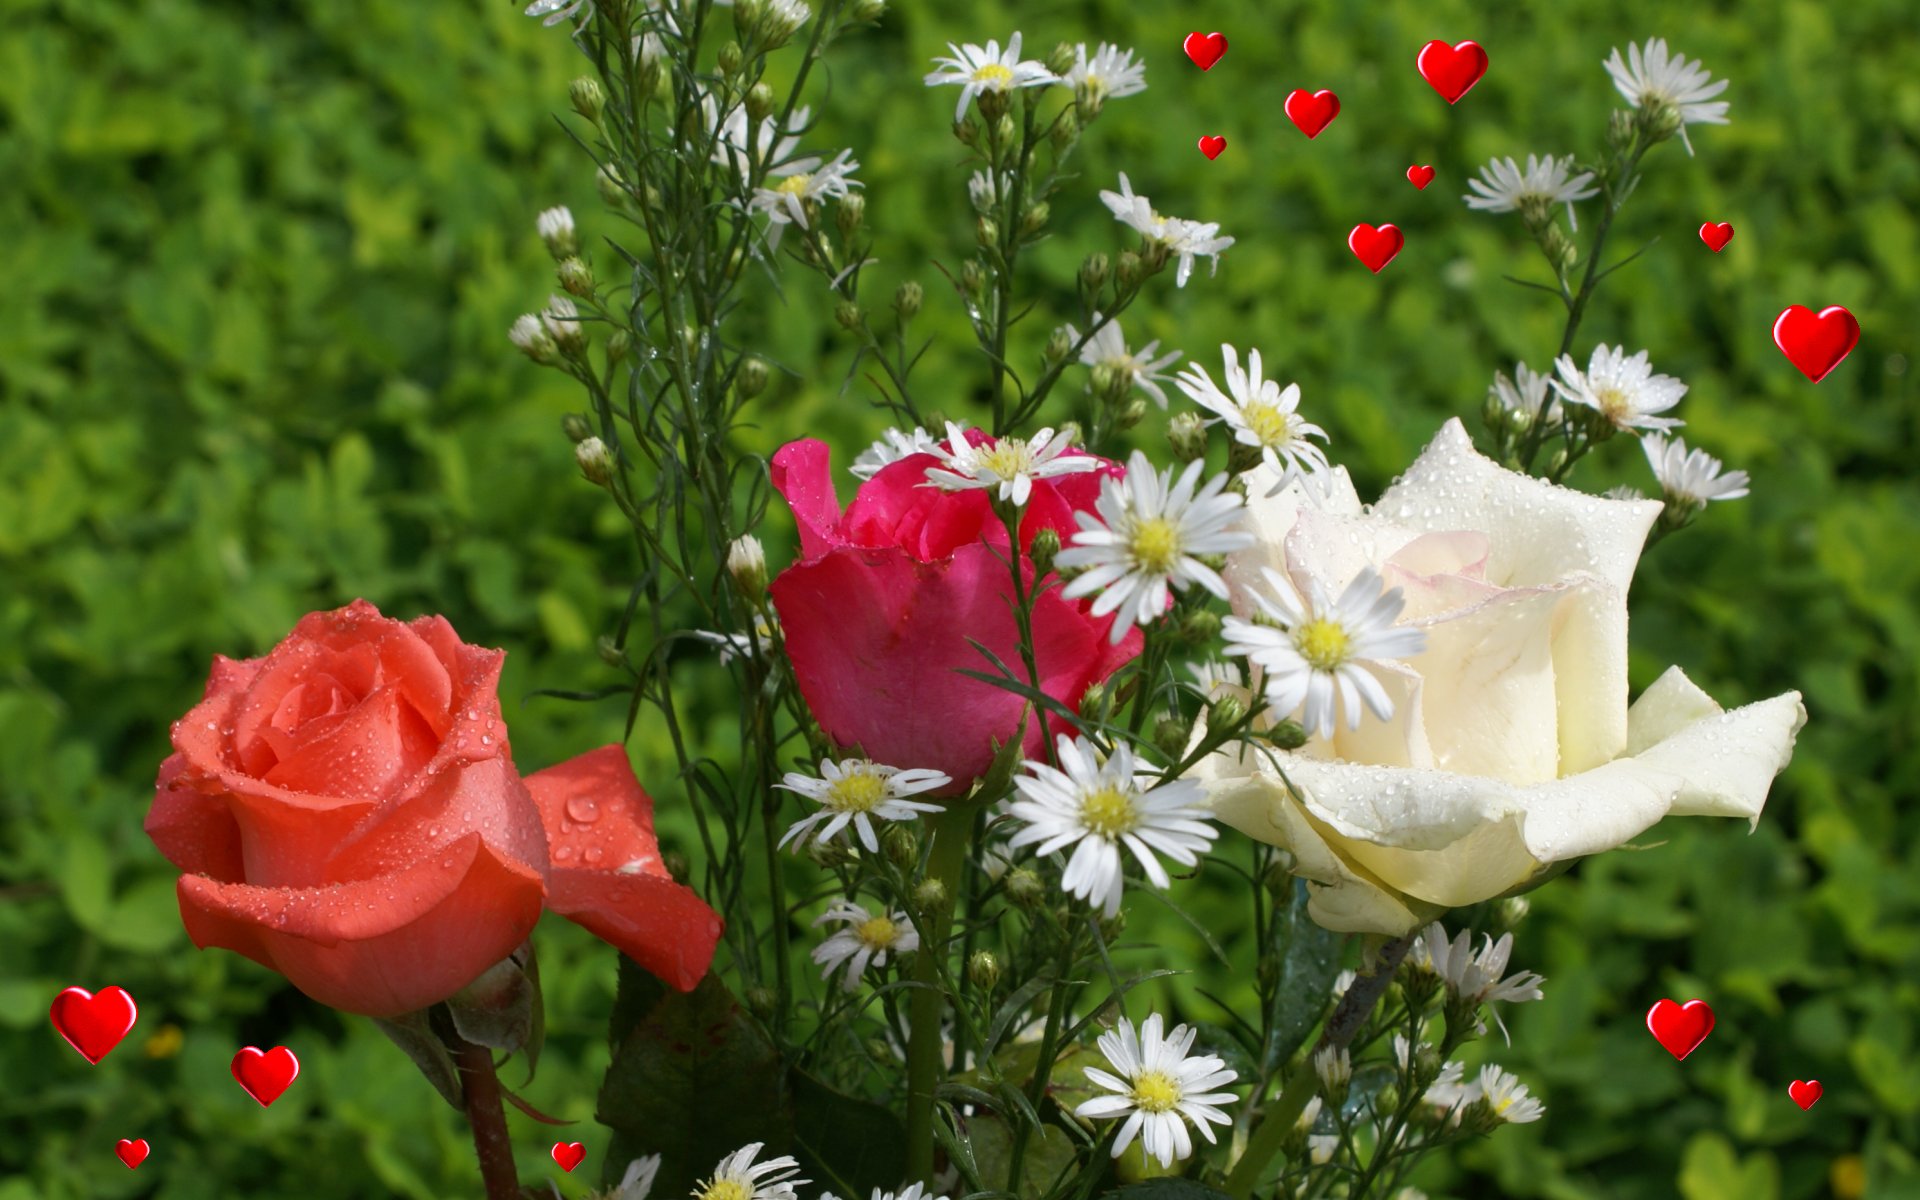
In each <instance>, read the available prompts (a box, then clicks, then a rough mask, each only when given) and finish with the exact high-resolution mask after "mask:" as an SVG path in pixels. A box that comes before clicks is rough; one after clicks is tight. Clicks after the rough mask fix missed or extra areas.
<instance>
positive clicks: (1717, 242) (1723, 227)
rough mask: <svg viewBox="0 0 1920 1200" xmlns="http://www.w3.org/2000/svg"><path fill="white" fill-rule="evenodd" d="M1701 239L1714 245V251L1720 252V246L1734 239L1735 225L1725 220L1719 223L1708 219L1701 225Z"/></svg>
mask: <svg viewBox="0 0 1920 1200" xmlns="http://www.w3.org/2000/svg"><path fill="white" fill-rule="evenodd" d="M1700 240H1701V241H1703V242H1705V243H1706V244H1707V245H1709V246H1711V247H1713V252H1714V253H1715V254H1718V253H1720V247H1722V246H1724V245H1726V244H1727V243H1728V242H1730V241H1732V240H1733V226H1731V225H1729V224H1727V223H1726V222H1725V221H1721V222H1720V223H1719V224H1717V225H1716V224H1714V223H1713V222H1712V221H1708V222H1706V223H1705V224H1703V225H1701V226H1700Z"/></svg>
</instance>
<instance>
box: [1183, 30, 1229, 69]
mask: <svg viewBox="0 0 1920 1200" xmlns="http://www.w3.org/2000/svg"><path fill="white" fill-rule="evenodd" d="M1180 45H1181V48H1182V49H1184V50H1185V51H1186V52H1187V57H1188V58H1190V59H1192V60H1193V65H1194V66H1196V67H1199V68H1200V69H1201V70H1202V71H1211V70H1212V69H1213V64H1215V63H1217V62H1219V61H1220V56H1221V55H1223V54H1225V53H1226V52H1227V35H1226V34H1224V33H1201V32H1200V31H1199V30H1197V29H1196V30H1194V31H1193V32H1192V33H1190V34H1188V35H1187V40H1186V41H1184V42H1182V43H1180Z"/></svg>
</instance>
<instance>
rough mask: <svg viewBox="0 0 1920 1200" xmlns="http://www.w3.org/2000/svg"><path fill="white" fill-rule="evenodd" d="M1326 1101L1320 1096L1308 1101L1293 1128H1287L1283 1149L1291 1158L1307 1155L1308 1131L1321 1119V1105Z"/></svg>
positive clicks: (1296, 1158) (1295, 1158) (1297, 1158)
mask: <svg viewBox="0 0 1920 1200" xmlns="http://www.w3.org/2000/svg"><path fill="white" fill-rule="evenodd" d="M1324 1103H1325V1101H1323V1100H1321V1099H1320V1097H1318V1096H1315V1097H1314V1098H1313V1099H1311V1100H1309V1101H1307V1107H1306V1108H1305V1109H1303V1110H1301V1113H1300V1115H1299V1117H1298V1118H1296V1119H1295V1120H1294V1122H1293V1128H1292V1129H1289V1130H1287V1137H1286V1140H1285V1142H1283V1143H1282V1149H1283V1151H1284V1152H1285V1154H1286V1156H1287V1157H1288V1158H1289V1159H1291V1160H1296V1161H1297V1160H1299V1159H1301V1158H1303V1157H1305V1155H1306V1152H1307V1133H1308V1131H1310V1130H1311V1129H1312V1128H1313V1123H1314V1122H1315V1121H1317V1120H1319V1119H1320V1106H1321V1105H1322V1104H1324Z"/></svg>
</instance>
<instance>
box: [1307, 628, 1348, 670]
mask: <svg viewBox="0 0 1920 1200" xmlns="http://www.w3.org/2000/svg"><path fill="white" fill-rule="evenodd" d="M1293 645H1294V648H1295V649H1296V650H1298V651H1300V657H1302V658H1304V659H1306V660H1307V665H1308V666H1310V667H1312V668H1313V669H1314V670H1316V671H1331V670H1333V669H1334V668H1335V667H1337V666H1339V665H1340V664H1342V663H1344V662H1346V661H1347V653H1348V651H1350V650H1351V649H1352V648H1353V639H1352V638H1350V637H1348V636H1347V631H1346V630H1344V629H1342V628H1341V627H1340V624H1339V622H1337V621H1329V620H1327V619H1326V618H1325V617H1316V618H1315V619H1313V620H1311V621H1308V622H1307V623H1306V624H1304V625H1302V626H1300V627H1299V628H1298V629H1295V630H1294V631H1293Z"/></svg>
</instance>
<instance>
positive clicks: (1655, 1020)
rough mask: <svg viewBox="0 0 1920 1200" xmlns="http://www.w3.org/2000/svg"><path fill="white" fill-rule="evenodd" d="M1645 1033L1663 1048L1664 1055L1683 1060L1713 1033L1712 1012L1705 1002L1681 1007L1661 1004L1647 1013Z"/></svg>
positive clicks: (1695, 1002) (1663, 1001) (1686, 1004)
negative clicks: (1664, 1050) (1665, 1052)
mask: <svg viewBox="0 0 1920 1200" xmlns="http://www.w3.org/2000/svg"><path fill="white" fill-rule="evenodd" d="M1647 1032H1648V1033H1651V1034H1652V1035H1653V1037H1654V1040H1655V1041H1657V1042H1659V1043H1660V1044H1661V1045H1662V1046H1665V1047H1666V1048H1667V1053H1668V1054H1671V1055H1673V1056H1674V1057H1675V1058H1685V1057H1686V1056H1687V1055H1689V1054H1692V1053H1693V1052H1694V1051H1695V1050H1697V1049H1699V1048H1700V1043H1701V1042H1704V1041H1706V1040H1707V1035H1708V1034H1709V1033H1712V1032H1713V1009H1712V1008H1710V1007H1708V1005H1707V1002H1706V1001H1705V1000H1689V1001H1687V1002H1686V1003H1685V1004H1675V1003H1674V1002H1673V1001H1671V1000H1662V1001H1660V1002H1659V1003H1658V1004H1655V1005H1654V1006H1653V1007H1652V1008H1650V1009H1648V1010H1647Z"/></svg>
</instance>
